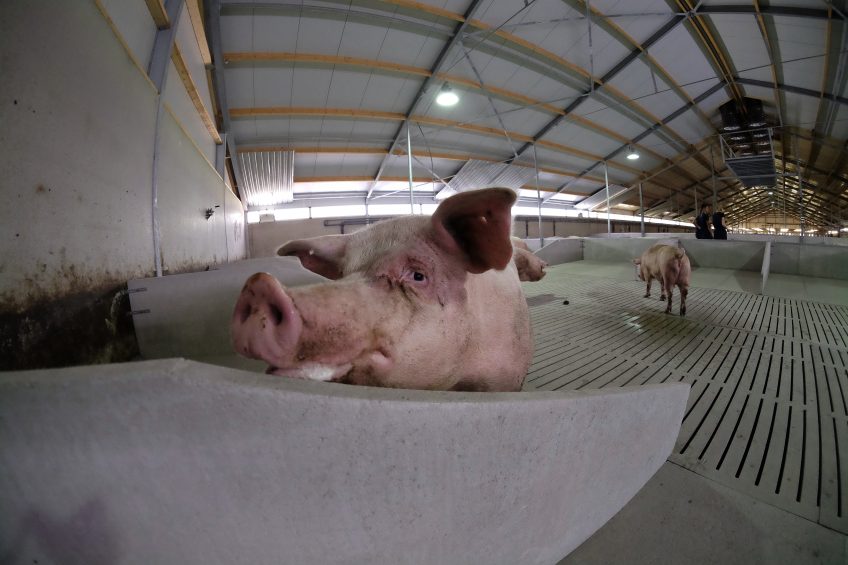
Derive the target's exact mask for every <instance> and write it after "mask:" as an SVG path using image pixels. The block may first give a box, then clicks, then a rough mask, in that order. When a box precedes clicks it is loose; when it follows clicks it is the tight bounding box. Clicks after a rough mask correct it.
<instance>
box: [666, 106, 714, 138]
mask: <svg viewBox="0 0 848 565" xmlns="http://www.w3.org/2000/svg"><path fill="white" fill-rule="evenodd" d="M668 125H669V126H671V127H672V129H674V131H676V132H677V133H678V134H680V135H681V136H683V139H685V140H686V141H687V142H688V143H690V144H693V145H694V144H696V143H698V142H699V141H701V140H702V139H704V138H705V137H707V136H708V135H711V134H712V133H713V131H712V130H711V129H710V128H709V126H707V124H705V123H704V122H703V120H701V119H700V118H698V116H696V115H695V114H693V113H692V112H684V113H683V114H681V115H680V116H678V117H676V118H674V119H673V120H671V121H670V122H669V123H668Z"/></svg>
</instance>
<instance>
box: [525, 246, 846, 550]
mask: <svg viewBox="0 0 848 565" xmlns="http://www.w3.org/2000/svg"><path fill="white" fill-rule="evenodd" d="M548 273H549V274H548V276H547V277H546V278H545V279H544V280H543V281H541V282H538V283H526V284H525V291H526V292H527V295H528V297H529V300H528V301H529V303H530V305H531V315H532V318H533V327H534V331H535V340H536V355H535V357H534V361H533V364H532V366H531V368H530V372H529V374H528V378H527V381H526V384H525V390H568V389H580V390H586V389H592V388H604V387H616V386H625V385H627V386H637V385H644V384H651V383H661V382H674V381H681V382H686V383H689V384H691V385H692V392H691V393H690V399H689V404H688V407H687V411H686V413H685V416H684V420H683V425H682V428H681V432H680V436H679V438H678V441H677V444H676V446H675V448H674V451H673V452H672V454H671V456H670V457H669V459H668V462H667V463H666V464H665V465H664V467H663V468H662V469H661V470H660V472H659V473H658V474H657V475H656V476H655V477H654V478H653V479H652V480H651V481H650V482H649V483H648V484H647V485H646V487H645V488H644V489H643V490H642V492H641V493H640V494H639V495H638V496H637V497H636V498H635V499H634V500H633V501H632V502H631V503H630V504H628V505H627V506H626V507H625V508H624V509H623V510H622V511H621V512H620V513H619V514H618V515H617V516H616V517H615V518H614V519H613V520H612V521H610V522H609V523H608V524H607V525H606V526H605V527H604V528H602V529H601V530H600V531H598V532H597V533H596V534H595V535H594V536H593V537H592V538H590V539H589V540H588V541H587V542H586V543H585V544H583V546H581V547H580V548H579V549H578V550H576V551H575V552H574V553H572V554H571V555H570V556H569V557H568V558H566V559H565V560H564V561H563V562H562V563H563V564H572V563H740V564H741V563H746V564H748V563H846V562H848V536H846V534H848V460H846V456H848V307H845V306H840V305H834V304H825V303H820V302H811V301H805V300H799V299H797V298H787V297H775V296H763V295H756V294H751V293H750V290H751V289H756V290H759V285H760V283H759V274H758V273H739V272H734V271H723V270H721V269H698V270H696V271H695V272H694V273H693V287H692V288H691V289H690V292H689V299H688V302H687V316H686V317H685V318H684V317H680V316H677V315H672V316H669V315H666V314H664V303H661V302H660V301H659V299H658V298H659V295H658V293H657V291H658V290H659V289H658V288H656V287H655V289H654V294H655V296H654V297H653V298H650V299H648V298H643V297H642V295H643V294H644V285H643V283H641V282H638V281H636V280H635V278H634V272H633V269H632V266H630V265H627V264H624V265H617V264H609V263H595V264H590V263H588V262H585V261H579V262H576V263H568V264H563V265H558V266H555V267H552V268H549V270H548ZM748 275H753V276H748ZM806 281H807V284H808V285H812V286H813V287H816V285H820V286H826V285H828V284H830V283H829V282H828V281H821V280H819V281H815V280H810V279H806ZM752 285H756V286H752ZM707 287H711V288H707ZM746 290H748V291H749V292H745V291H746ZM564 300H568V301H569V304H568V305H565V304H563V301H564ZM842 300H845V298H844V297H842ZM678 306H679V304H678V302H677V295H676V293H675V302H674V312H677V311H678Z"/></svg>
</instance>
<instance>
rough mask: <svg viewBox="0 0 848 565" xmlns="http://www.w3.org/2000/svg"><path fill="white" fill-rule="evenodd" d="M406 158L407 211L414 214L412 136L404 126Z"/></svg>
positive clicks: (407, 127)
mask: <svg viewBox="0 0 848 565" xmlns="http://www.w3.org/2000/svg"><path fill="white" fill-rule="evenodd" d="M406 160H407V161H408V162H409V213H410V214H412V215H415V199H414V197H413V194H412V136H411V135H410V134H409V125H408V124H407V126H406Z"/></svg>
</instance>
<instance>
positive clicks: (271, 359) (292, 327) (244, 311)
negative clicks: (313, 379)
mask: <svg viewBox="0 0 848 565" xmlns="http://www.w3.org/2000/svg"><path fill="white" fill-rule="evenodd" d="M302 331H303V320H302V319H301V316H300V313H299V312H298V311H297V308H296V307H295V305H294V302H293V301H292V299H291V297H290V296H289V295H288V294H287V293H286V291H285V289H284V288H283V286H282V285H281V284H280V283H279V281H277V279H275V278H274V277H272V276H271V275H269V274H267V273H256V274H255V275H253V276H251V277H250V278H249V279H247V282H246V283H245V285H244V288H243V289H242V291H241V295H240V296H239V298H238V301H237V302H236V306H235V310H234V311H233V318H232V322H231V325H230V333H231V336H232V343H233V348H234V349H235V350H236V352H238V353H239V354H241V355H244V356H246V357H253V358H257V359H262V360H264V361H266V362H268V363H269V364H271V365H272V366H277V367H280V366H284V365H287V364H289V363H290V362H291V361H292V358H293V356H294V352H295V349H296V347H297V343H298V340H299V339H300V334H301V332H302Z"/></svg>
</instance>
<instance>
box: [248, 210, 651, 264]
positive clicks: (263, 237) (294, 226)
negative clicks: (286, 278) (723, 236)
mask: <svg viewBox="0 0 848 565" xmlns="http://www.w3.org/2000/svg"><path fill="white" fill-rule="evenodd" d="M628 226H629V227H630V229H632V230H634V231H633V232H630V234H631V235H632V237H639V224H632V225H628V224H623V223H617V224H615V228H616V229H618V230H622V229H627V228H628ZM363 227H364V226H363V225H357V224H351V225H346V226H345V227H344V232H345V233H351V232H353V231H356V230H358V229H362V228H363ZM645 228H646V229H647V230H648V231H651V232H654V233H653V234H652V235H655V236H657V237H662V235H661V234H658V233H656V232H655V230H657V229H665V228H659V227H658V226H647V225H646V226H645ZM247 232H248V239H249V240H250V244H249V245H250V256H251V257H268V256H270V255H273V253H274V251H275V250H276V249H277V247H279V246H280V245H282V244H283V243H285V242H287V241H289V240H292V239H301V238H305V237H315V236H319V235H328V234H338V233H342V230H341V228H340V227H339V226H325V225H324V220H323V219H321V220H291V221H281V222H261V223H258V224H249V225H248V227H247ZM542 232H543V233H544V236H545V238H550V237H569V236H590V235H597V234H600V233H603V235H606V233H607V224H606V222H596V221H588V220H572V219H569V220H557V221H556V222H554V221H552V220H547V221H544V222H542ZM512 233H513V235H515V236H517V237H520V238H522V239H528V238H529V239H534V238H535V239H538V237H539V222H538V221H537V220H526V221H525V220H523V219H517V220H515V221H513V224H512ZM528 233H529V235H527V234H528ZM616 233H617V234H621V235H627V234H628V232H616Z"/></svg>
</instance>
